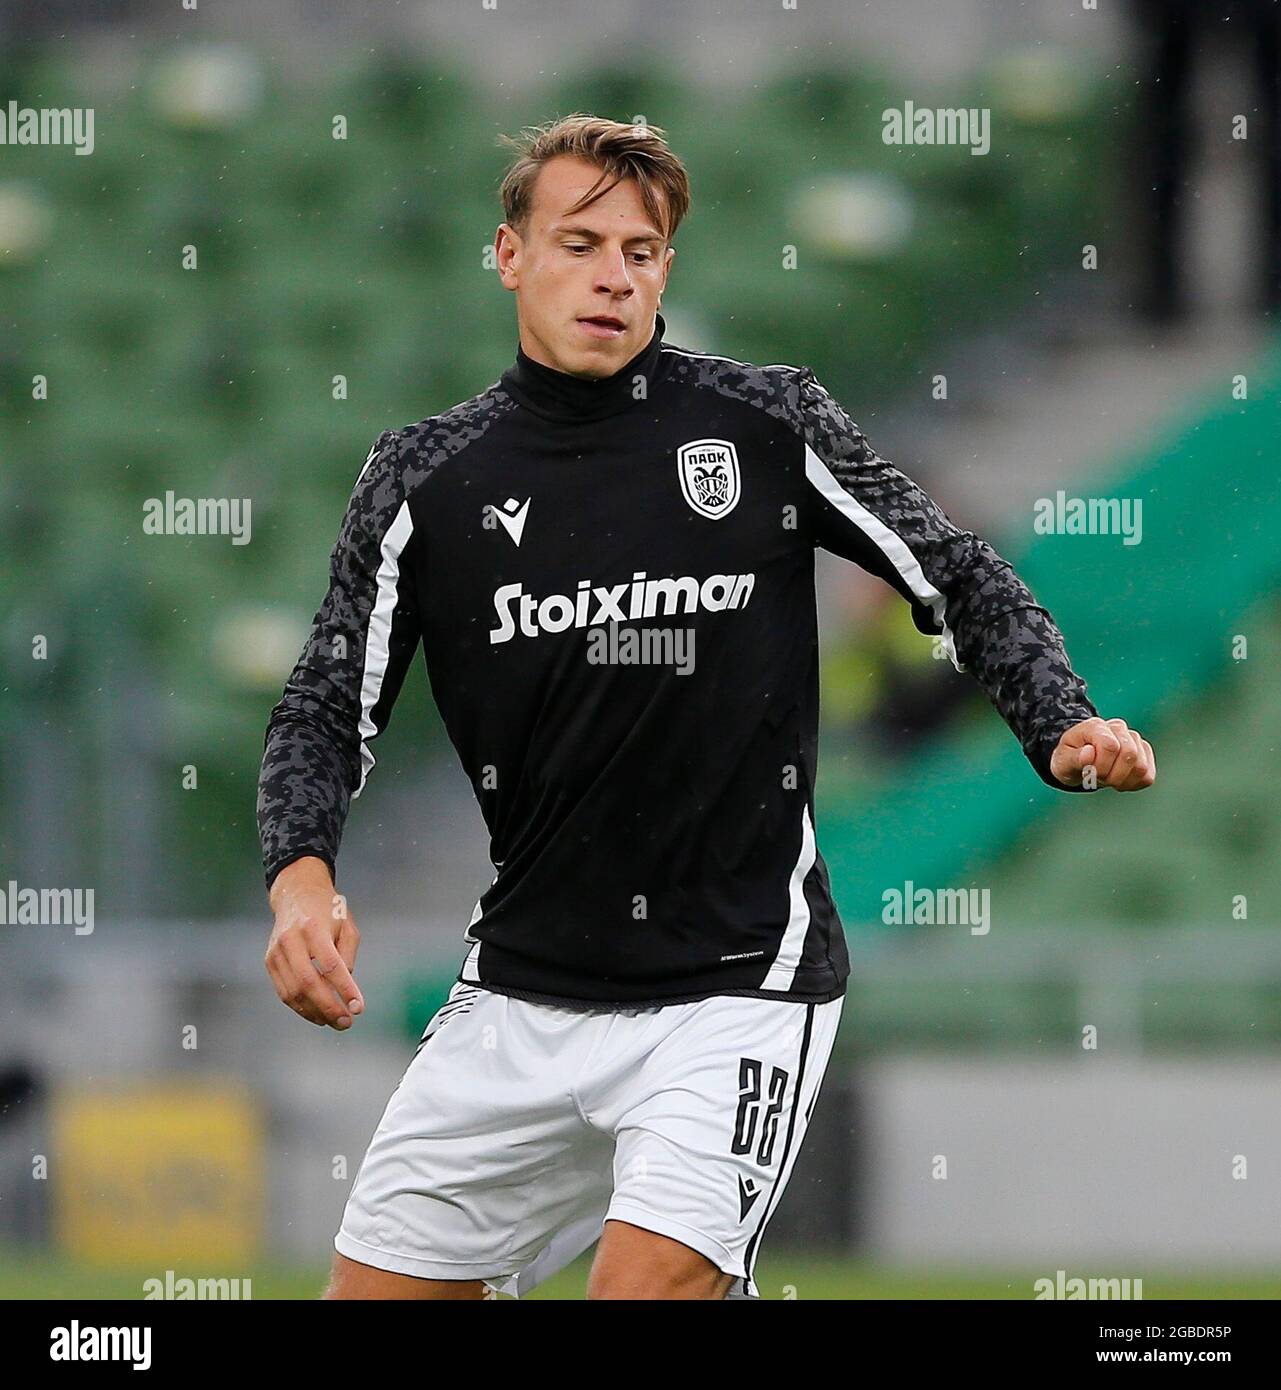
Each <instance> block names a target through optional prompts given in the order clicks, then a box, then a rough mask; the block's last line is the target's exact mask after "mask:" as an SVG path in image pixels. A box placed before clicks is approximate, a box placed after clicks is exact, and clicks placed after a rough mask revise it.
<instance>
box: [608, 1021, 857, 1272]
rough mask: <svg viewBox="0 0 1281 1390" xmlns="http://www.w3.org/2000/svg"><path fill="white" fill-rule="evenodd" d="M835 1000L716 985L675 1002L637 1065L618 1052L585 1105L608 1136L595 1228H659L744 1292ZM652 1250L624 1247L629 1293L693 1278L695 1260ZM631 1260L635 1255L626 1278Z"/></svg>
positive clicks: (797, 1133) (826, 1050)
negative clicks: (604, 1189) (611, 1151)
mask: <svg viewBox="0 0 1281 1390" xmlns="http://www.w3.org/2000/svg"><path fill="white" fill-rule="evenodd" d="M842 1003H843V1000H841V999H835V1000H832V1001H831V1002H829V1003H826V1004H797V1003H791V1002H789V1001H785V1000H770V999H753V998H746V997H741V996H718V997H716V998H713V999H706V1000H701V1001H699V1002H698V1003H696V1004H692V1005H680V1006H676V1007H678V1008H680V1009H682V1010H684V1011H685V1012H684V1013H683V1014H678V1015H672V1016H671V1022H670V1024H668V1025H666V1026H665V1027H664V1030H663V1035H662V1037H661V1039H660V1040H659V1042H658V1043H657V1044H656V1045H654V1046H652V1047H648V1048H647V1050H646V1051H645V1053H644V1055H643V1057H641V1058H640V1059H639V1065H636V1066H634V1067H633V1068H632V1070H631V1071H630V1072H628V1071H627V1070H626V1068H625V1067H624V1065H623V1064H624V1060H625V1059H624V1058H622V1057H621V1056H620V1058H619V1069H618V1075H617V1076H616V1077H614V1078H609V1079H608V1084H607V1085H603V1086H602V1087H601V1088H600V1090H599V1091H598V1092H597V1094H596V1096H595V1097H594V1104H593V1106H592V1107H591V1109H590V1110H589V1112H588V1113H589V1117H590V1118H591V1120H592V1122H593V1124H597V1125H601V1126H603V1127H605V1128H607V1129H608V1130H609V1132H611V1133H613V1134H614V1135H615V1136H616V1142H617V1147H616V1150H615V1155H614V1194H613V1197H612V1198H611V1200H610V1204H609V1208H608V1211H607V1213H606V1230H607V1231H609V1230H610V1228H611V1227H613V1226H615V1225H616V1224H622V1223H627V1224H629V1225H631V1226H635V1227H639V1228H641V1229H643V1230H645V1231H649V1232H652V1233H654V1234H656V1235H661V1236H666V1237H667V1238H668V1239H669V1240H671V1241H675V1242H678V1243H680V1244H682V1245H685V1246H688V1247H689V1249H690V1251H691V1252H692V1253H695V1254H697V1255H699V1256H702V1257H703V1259H704V1260H705V1261H706V1262H708V1263H710V1265H711V1266H712V1267H714V1268H715V1269H717V1270H719V1271H720V1272H721V1273H722V1274H726V1275H730V1276H732V1277H733V1279H734V1280H735V1284H734V1288H735V1289H739V1288H741V1290H742V1292H743V1293H745V1294H747V1295H748V1296H752V1297H756V1296H758V1290H757V1288H756V1284H755V1280H754V1277H753V1266H754V1264H755V1261H756V1258H757V1254H758V1252H759V1250H760V1247H761V1242H762V1238H763V1236H764V1233H765V1227H766V1225H767V1223H768V1222H769V1220H770V1218H771V1217H772V1215H773V1213H774V1211H775V1210H776V1208H777V1206H778V1203H779V1200H780V1198H781V1197H782V1195H783V1192H784V1189H785V1188H786V1186H787V1182H788V1179H789V1178H790V1176H791V1173H792V1168H793V1166H794V1164H795V1162H796V1156H797V1153H798V1152H799V1151H800V1148H801V1145H802V1143H803V1141H804V1138H805V1133H806V1129H807V1126H808V1123H809V1117H810V1114H811V1112H812V1110H813V1107H814V1105H815V1102H816V1099H817V1096H818V1090H819V1086H820V1084H821V1082H822V1079H823V1075H824V1073H825V1071H826V1068H827V1062H828V1058H829V1056H830V1054H831V1051H832V1045H833V1042H834V1040H835V1036H836V1030H837V1025H838V1023H839V1021H840V1013H841V1006H842ZM663 1012H664V1013H666V1010H664V1011H663ZM623 1236H624V1233H621V1232H620V1233H619V1235H618V1236H615V1237H612V1239H613V1240H619V1239H622V1238H623ZM628 1240H629V1243H631V1238H630V1237H628ZM602 1248H604V1241H602ZM664 1250H665V1247H663V1246H660V1245H657V1244H647V1245H643V1246H639V1247H637V1258H638V1260H640V1259H641V1257H644V1259H646V1260H648V1261H649V1267H650V1268H651V1277H650V1288H651V1290H652V1291H651V1292H649V1293H643V1294H639V1295H637V1296H641V1297H668V1296H671V1295H669V1294H667V1293H665V1292H664V1291H663V1290H664V1288H665V1281H666V1280H667V1279H668V1278H676V1279H678V1280H680V1279H689V1280H694V1281H695V1282H696V1281H697V1278H698V1275H697V1271H698V1270H699V1269H701V1268H702V1266H700V1265H698V1264H697V1262H694V1263H689V1264H687V1265H685V1266H683V1267H681V1266H678V1265H676V1264H673V1263H672V1262H671V1261H670V1260H669V1259H668V1257H667V1256H665V1255H664ZM646 1252H648V1254H646ZM643 1267H644V1265H643V1263H637V1264H636V1265H635V1272H636V1276H637V1278H638V1279H639V1276H640V1271H641V1270H642V1269H643ZM604 1269H605V1267H604V1266H602V1270H603V1271H604ZM704 1273H706V1271H705V1270H704ZM740 1281H741V1282H740ZM639 1286H640V1285H639V1284H637V1287H639Z"/></svg>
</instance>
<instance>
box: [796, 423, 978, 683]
mask: <svg viewBox="0 0 1281 1390" xmlns="http://www.w3.org/2000/svg"><path fill="white" fill-rule="evenodd" d="M805 476H806V477H807V478H808V479H809V480H810V482H811V483H813V484H814V487H815V488H816V490H817V491H818V492H819V494H820V495H821V496H822V497H823V498H824V499H825V500H826V501H828V502H830V503H831V504H832V506H834V507H835V508H836V509H837V511H839V512H841V513H842V514H843V515H845V516H847V517H849V519H850V520H851V521H852V522H853V523H854V525H855V526H857V527H858V529H859V530H860V531H862V532H863V534H864V535H865V536H866V537H867V538H868V539H869V540H870V541H871V542H872V544H873V545H875V546H876V548H877V549H878V550H879V551H880V552H881V554H882V555H884V556H885V558H886V559H887V560H888V561H889V562H890V564H892V565H893V566H894V568H895V569H896V570H897V571H898V572H899V574H900V575H901V576H902V578H903V581H904V583H905V584H906V585H907V587H908V588H909V589H910V590H911V591H912V593H913V594H915V595H916V597H917V598H918V599H919V600H920V601H921V602H922V603H923V604H925V605H926V606H927V607H928V608H929V609H930V610H931V611H932V612H933V614H934V621H935V622H936V623H938V625H939V629H940V631H941V633H942V637H943V648H944V650H945V651H946V652H947V655H948V658H949V660H950V661H951V663H952V665H953V666H955V667H956V669H957V670H958V671H964V670H965V667H964V666H962V665H961V662H960V659H959V658H958V657H957V654H956V639H955V636H954V634H953V632H952V629H951V628H950V627H948V625H947V618H946V613H947V600H946V599H944V597H943V595H942V594H941V593H939V591H938V590H937V589H936V588H935V587H934V585H933V584H931V583H930V581H929V580H928V579H926V577H925V571H924V570H923V569H922V568H921V562H920V561H919V560H918V559H917V558H916V556H915V555H913V554H912V552H911V551H910V550H909V549H908V547H907V542H906V541H905V540H904V539H903V537H902V536H900V535H899V534H898V533H897V532H896V531H892V530H891V529H890V528H889V527H888V526H887V525H886V524H885V523H884V522H883V521H882V520H881V519H880V517H878V516H873V515H872V513H871V512H869V511H868V510H867V508H866V507H865V506H863V504H862V503H861V502H859V501H857V500H856V499H855V498H853V497H851V496H850V494H849V493H848V492H846V490H845V489H844V488H843V487H842V486H841V485H840V483H839V482H838V481H837V479H836V476H835V475H834V474H833V472H832V470H831V469H830V468H829V467H828V466H827V464H826V463H825V462H824V461H823V460H822V459H821V458H820V457H819V456H818V455H817V454H816V453H815V452H814V450H813V449H811V448H810V446H809V445H808V444H806V446H805Z"/></svg>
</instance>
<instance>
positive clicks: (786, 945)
mask: <svg viewBox="0 0 1281 1390" xmlns="http://www.w3.org/2000/svg"><path fill="white" fill-rule="evenodd" d="M817 855H818V849H817V846H816V845H815V843H814V826H813V824H812V822H811V821H810V808H809V805H808V803H807V804H806V805H804V806H802V807H801V852H800V853H799V854H798V855H797V856H796V863H795V865H794V866H793V868H792V876H791V878H790V879H788V882H787V901H788V904H789V911H788V914H787V928H786V930H785V931H784V932H783V939H782V941H780V942H779V943H778V954H777V955H776V956H775V957H774V964H773V965H771V966H770V968H769V973H768V974H767V975H766V976H765V978H764V979H763V980H762V981H761V983H760V985H759V986H758V988H760V989H791V987H792V981H793V980H794V979H795V978H796V968H797V966H799V965H800V963H801V952H802V951H803V950H804V949H805V937H806V934H807V933H808V932H809V929H810V905H809V903H808V902H807V901H806V898H805V876H806V874H808V873H809V871H810V870H811V869H812V868H813V867H814V860H815V858H816V857H817Z"/></svg>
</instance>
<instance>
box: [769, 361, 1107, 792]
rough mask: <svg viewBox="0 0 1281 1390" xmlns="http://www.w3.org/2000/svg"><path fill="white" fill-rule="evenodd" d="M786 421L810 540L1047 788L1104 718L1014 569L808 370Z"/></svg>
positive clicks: (793, 382) (792, 395)
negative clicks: (1075, 738) (878, 585)
mask: <svg viewBox="0 0 1281 1390" xmlns="http://www.w3.org/2000/svg"><path fill="white" fill-rule="evenodd" d="M783 396H784V405H785V413H786V414H787V416H788V417H789V418H790V419H791V420H792V421H793V425H794V428H795V429H796V432H797V433H799V434H800V435H801V436H802V438H803V439H804V441H805V445H806V449H805V475H806V480H807V487H806V489H805V493H806V497H807V500H808V503H809V507H810V526H811V535H812V539H813V543H814V544H815V545H816V546H822V547H823V548H824V549H825V550H830V551H833V552H834V553H836V554H837V555H842V556H844V557H845V558H846V559H848V560H853V561H854V562H855V563H857V564H859V565H861V566H862V567H863V568H864V569H867V570H868V571H870V572H871V573H873V574H876V575H879V576H880V577H881V578H883V579H884V580H885V581H886V582H887V583H889V584H891V585H892V586H893V587H894V588H895V589H896V590H897V591H898V592H899V593H900V594H902V596H903V597H904V598H905V599H906V600H907V601H908V602H909V603H910V604H911V606H912V619H913V621H914V623H915V624H916V627H917V628H918V630H919V631H921V632H924V633H929V634H933V635H935V636H937V637H938V638H939V639H940V640H941V641H942V644H943V647H944V649H945V650H946V652H947V655H948V657H949V658H950V660H951V662H952V664H953V666H955V667H956V669H957V670H958V671H965V670H969V671H970V673H971V674H972V675H973V676H974V678H975V680H976V681H977V682H978V684H979V685H980V686H981V687H982V689H983V691H984V692H985V693H986V695H987V697H988V699H990V700H991V702H992V704H993V705H994V706H995V707H996V709H997V710H998V712H999V713H1000V715H1001V717H1002V718H1003V719H1004V720H1005V722H1006V723H1007V724H1008V725H1009V727H1010V729H1011V730H1012V731H1013V732H1014V735H1015V737H1016V738H1017V739H1018V740H1019V743H1020V744H1021V745H1022V747H1023V752H1024V753H1025V754H1026V756H1027V758H1028V761H1029V762H1030V763H1031V764H1032V766H1033V768H1034V769H1035V770H1036V772H1037V775H1038V776H1039V777H1040V778H1041V780H1042V781H1044V782H1045V783H1046V784H1047V785H1049V786H1051V787H1054V788H1055V789H1056V790H1058V791H1078V790H1081V789H1080V788H1075V787H1066V786H1064V785H1063V783H1061V782H1059V781H1058V779H1057V778H1055V777H1054V775H1053V774H1052V773H1051V771H1050V758H1051V755H1052V754H1053V752H1054V749H1055V748H1056V747H1057V745H1058V741H1059V739H1060V737H1061V736H1062V734H1063V733H1064V731H1065V730H1066V729H1069V728H1070V727H1071V726H1072V725H1073V724H1076V723H1079V722H1080V721H1081V720H1082V719H1089V718H1090V717H1092V716H1094V715H1097V714H1098V711H1097V710H1096V709H1095V707H1094V705H1093V704H1092V703H1091V701H1090V699H1089V697H1088V695H1087V693H1086V687H1085V682H1084V681H1083V680H1082V679H1081V678H1080V677H1079V676H1078V675H1077V674H1076V672H1075V671H1073V670H1072V665H1071V662H1070V661H1069V660H1068V656H1067V652H1066V650H1065V648H1064V645H1063V636H1062V634H1061V633H1060V632H1059V629H1058V628H1057V627H1056V626H1055V623H1054V619H1053V618H1052V617H1051V616H1050V613H1049V612H1048V610H1046V609H1045V608H1043V607H1041V605H1040V604H1038V603H1037V602H1036V600H1035V599H1034V598H1033V597H1032V594H1031V592H1030V591H1029V590H1028V588H1027V586H1026V585H1025V584H1024V583H1023V581H1022V580H1021V579H1020V578H1019V577H1018V575H1017V574H1015V572H1014V570H1013V568H1012V567H1011V565H1010V563H1009V561H1007V560H1003V559H1002V558H1001V557H1000V556H999V555H998V554H997V553H996V551H995V550H993V549H992V547H991V546H990V545H989V544H988V543H987V542H986V541H984V540H982V539H980V538H979V537H978V536H976V535H974V533H973V532H971V531H962V530H960V529H959V528H958V527H957V526H955V525H954V524H953V523H952V521H951V520H950V519H949V517H948V516H947V515H946V513H945V512H944V511H943V510H942V508H940V507H939V506H938V504H937V503H936V502H935V501H934V500H933V499H932V498H931V497H929V496H928V495H927V494H926V493H925V492H924V491H923V490H922V489H921V488H920V487H919V486H917V484H916V483H914V482H913V481H912V480H911V479H910V478H908V477H907V476H906V475H905V474H903V473H901V472H900V471H899V470H898V469H897V468H895V467H894V466H893V465H892V464H891V463H888V462H887V461H886V460H885V459H883V458H881V457H880V456H879V455H878V454H877V453H876V451H875V450H874V449H873V448H872V446H871V445H870V444H869V443H868V442H867V439H866V438H865V436H864V434H863V432H862V430H860V429H859V427H858V426H857V425H856V424H855V423H854V422H853V421H852V420H851V419H850V418H849V416H848V415H847V414H846V413H845V411H844V410H843V409H842V408H841V406H840V405H839V404H838V403H837V402H836V401H835V400H834V399H833V398H832V397H831V396H830V395H829V394H828V393H827V391H826V390H824V388H823V387H822V386H821V385H820V383H819V382H818V380H817V378H816V377H815V376H814V373H813V372H812V371H811V370H810V369H809V368H808V367H802V368H799V369H796V370H795V371H794V372H793V373H792V374H790V375H789V376H788V377H787V378H786V379H785V382H784V386H783Z"/></svg>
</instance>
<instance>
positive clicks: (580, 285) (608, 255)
mask: <svg viewBox="0 0 1281 1390" xmlns="http://www.w3.org/2000/svg"><path fill="white" fill-rule="evenodd" d="M599 177H600V170H599V169H598V168H597V167H596V165H594V164H590V163H588V162H587V161H586V160H585V159H579V158H578V157H577V156H575V155H557V157H556V158H555V159H552V160H549V161H548V162H547V163H546V164H545V165H544V166H543V168H542V170H541V171H540V173H539V175H538V180H537V182H536V183H535V185H534V197H533V207H532V209H531V212H530V216H529V226H528V228H527V230H526V235H525V236H524V237H523V238H522V237H521V236H520V235H519V234H518V233H517V232H516V231H515V230H514V228H512V227H510V226H508V224H507V223H506V222H504V223H503V224H502V226H500V227H499V229H498V235H497V237H496V239H495V243H494V245H495V249H496V251H497V257H498V274H499V278H500V279H501V280H502V282H503V286H504V288H505V289H509V290H513V291H515V294H516V318H517V322H518V324H519V327H520V342H521V347H523V348H524V350H525V352H526V354H527V355H528V356H530V357H532V358H533V359H534V361H535V362H541V363H542V364H543V365H544V366H547V367H552V368H554V369H555V370H556V371H560V372H569V373H570V374H572V375H574V376H587V377H606V376H612V375H613V374H614V373H615V372H617V371H618V370H619V368H620V367H622V366H623V364H624V363H626V362H628V361H630V359H631V358H633V357H635V356H636V354H637V353H638V352H639V351H640V350H641V349H642V348H643V347H644V346H645V345H646V343H648V342H649V340H650V338H651V337H653V334H654V315H655V313H656V312H657V310H658V300H659V296H660V295H661V294H662V292H663V288H664V286H665V285H666V284H667V272H668V267H669V266H670V265H671V262H672V257H673V256H674V255H675V254H676V251H675V248H674V247H670V246H665V245H664V243H663V236H662V232H661V230H660V229H659V228H658V227H655V226H653V225H652V224H651V222H650V220H649V218H648V217H647V216H646V214H645V208H644V205H643V204H642V202H641V196H640V189H639V187H638V185H637V184H636V181H635V180H634V179H623V180H621V181H620V182H619V183H616V184H615V185H614V187H613V188H611V189H610V190H609V192H608V193H605V194H603V195H602V196H601V197H598V198H597V199H596V200H595V202H593V203H590V204H589V205H588V206H587V207H585V208H583V209H581V210H580V211H578V212H575V213H570V212H568V211H567V209H569V208H572V207H573V206H574V204H575V203H576V202H577V201H578V200H579V199H580V198H581V197H582V196H583V195H584V194H585V193H586V192H587V191H588V189H590V188H591V186H592V185H593V184H594V183H595V182H596V180H597V179H598V178H599ZM609 319H612V320H615V321H616V323H617V324H619V325H621V327H616V326H610V325H609V324H607V323H602V322H594V320H609Z"/></svg>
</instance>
